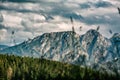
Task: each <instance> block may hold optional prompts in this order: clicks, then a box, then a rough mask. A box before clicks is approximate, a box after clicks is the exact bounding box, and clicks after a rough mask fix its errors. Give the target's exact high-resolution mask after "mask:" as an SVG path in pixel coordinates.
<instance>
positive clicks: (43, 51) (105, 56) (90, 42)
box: [0, 29, 120, 72]
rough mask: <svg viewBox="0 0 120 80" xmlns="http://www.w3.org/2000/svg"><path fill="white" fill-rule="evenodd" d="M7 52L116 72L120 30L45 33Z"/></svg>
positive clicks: (10, 48) (118, 60)
mask: <svg viewBox="0 0 120 80" xmlns="http://www.w3.org/2000/svg"><path fill="white" fill-rule="evenodd" d="M0 53H3V54H14V55H18V56H29V57H37V58H45V59H50V60H55V61H60V62H67V63H72V64H77V65H83V66H89V67H92V68H94V69H102V70H104V69H105V70H108V71H110V72H113V70H114V69H116V70H117V71H118V72H119V70H120V65H119V63H120V58H119V57H120V34H119V33H116V34H114V35H113V36H112V37H111V38H110V39H108V38H106V37H104V36H102V35H101V34H100V33H99V32H98V31H97V30H94V29H91V30H89V31H87V32H86V33H85V34H83V35H78V34H77V33H75V32H73V31H63V32H51V33H44V34H42V35H40V36H37V37H35V38H34V39H30V40H28V41H24V42H23V43H21V44H18V45H15V46H12V47H8V48H5V49H3V50H0Z"/></svg>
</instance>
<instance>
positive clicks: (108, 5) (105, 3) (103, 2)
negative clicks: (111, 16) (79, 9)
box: [94, 1, 112, 8]
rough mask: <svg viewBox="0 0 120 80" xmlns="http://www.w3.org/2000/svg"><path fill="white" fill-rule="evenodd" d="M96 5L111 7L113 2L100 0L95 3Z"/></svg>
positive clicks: (98, 6) (97, 6)
mask: <svg viewBox="0 0 120 80" xmlns="http://www.w3.org/2000/svg"><path fill="white" fill-rule="evenodd" d="M94 6H95V7H96V8H100V7H111V6H112V4H111V3H110V2H107V1H98V2H97V3H95V4H94Z"/></svg>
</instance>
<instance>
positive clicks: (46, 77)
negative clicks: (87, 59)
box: [0, 54, 120, 80]
mask: <svg viewBox="0 0 120 80" xmlns="http://www.w3.org/2000/svg"><path fill="white" fill-rule="evenodd" d="M0 80H120V77H119V76H116V75H110V74H108V73H107V72H104V73H101V72H100V71H96V70H92V69H91V68H87V67H81V66H78V65H72V64H68V63H61V62H57V61H52V60H46V59H39V58H32V57H20V56H14V55H3V54H0Z"/></svg>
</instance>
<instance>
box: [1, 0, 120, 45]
mask: <svg viewBox="0 0 120 80" xmlns="http://www.w3.org/2000/svg"><path fill="white" fill-rule="evenodd" d="M0 1H1V2H0V44H3V45H13V43H12V39H13V38H14V40H15V41H16V43H17V44H18V43H21V42H23V41H25V40H27V39H28V38H34V37H35V36H38V35H41V34H43V33H48V32H57V31H70V30H71V26H72V25H71V22H70V19H69V18H70V16H72V17H73V20H74V26H75V31H76V32H77V33H78V34H84V33H85V32H86V31H87V30H89V29H96V28H97V26H100V30H99V32H100V33H101V34H103V36H106V37H108V38H110V37H111V36H112V35H111V34H110V33H109V30H110V29H111V30H112V31H113V33H119V32H120V15H119V14H118V10H117V7H120V0H0ZM80 26H82V31H80V29H79V28H80ZM13 31H14V34H12V32H13Z"/></svg>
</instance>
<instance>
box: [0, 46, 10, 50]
mask: <svg viewBox="0 0 120 80" xmlns="http://www.w3.org/2000/svg"><path fill="white" fill-rule="evenodd" d="M7 47H8V46H7V45H0V50H3V49H5V48H7Z"/></svg>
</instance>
